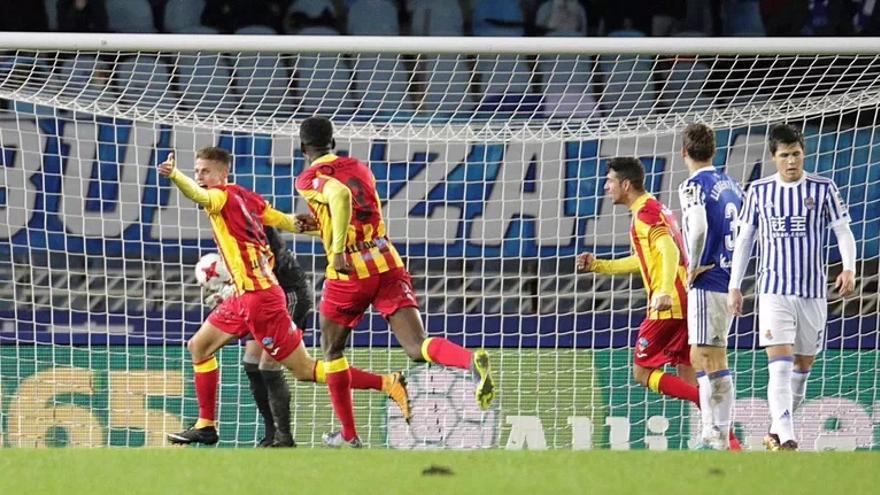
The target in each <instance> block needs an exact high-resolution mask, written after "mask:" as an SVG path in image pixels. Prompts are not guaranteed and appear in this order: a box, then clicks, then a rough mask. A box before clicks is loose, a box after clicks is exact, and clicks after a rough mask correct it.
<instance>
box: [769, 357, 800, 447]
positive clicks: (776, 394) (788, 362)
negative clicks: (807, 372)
mask: <svg viewBox="0 0 880 495" xmlns="http://www.w3.org/2000/svg"><path fill="white" fill-rule="evenodd" d="M793 361H794V358H793V357H792V356H778V357H774V358H771V359H770V361H769V363H768V364H767V368H768V369H769V371H770V378H769V380H768V381H767V402H768V404H769V406H770V418H771V424H770V433H775V434H776V435H778V436H779V442H780V443H785V442H786V441H788V440H794V429H793V426H792V420H791V411H792V393H791V375H792V362H793Z"/></svg>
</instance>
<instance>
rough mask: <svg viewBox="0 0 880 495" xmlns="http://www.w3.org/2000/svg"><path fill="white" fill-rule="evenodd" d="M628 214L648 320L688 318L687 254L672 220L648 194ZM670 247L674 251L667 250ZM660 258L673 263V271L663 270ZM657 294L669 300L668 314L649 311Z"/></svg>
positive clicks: (679, 231)
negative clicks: (643, 286) (667, 296)
mask: <svg viewBox="0 0 880 495" xmlns="http://www.w3.org/2000/svg"><path fill="white" fill-rule="evenodd" d="M630 211H632V214H633V221H632V228H631V229H630V237H631V241H632V246H633V250H634V251H635V253H636V255H637V256H638V257H639V264H640V266H641V270H640V271H641V273H642V281H644V283H645V289H646V290H647V291H648V301H649V305H648V319H649V320H666V319H670V318H687V254H686V252H685V250H684V240H683V238H682V236H681V230H680V229H679V228H678V223H677V222H676V220H675V216H674V215H673V214H672V212H671V211H669V209H668V208H666V207H665V206H663V204H662V203H661V202H659V201H657V199H656V198H654V196H652V195H651V194H649V193H645V194H643V195H642V196H641V197H639V199H637V200H636V201H635V203H633V204H632V206H630ZM670 240H671V241H672V243H669V241H670ZM673 246H674V248H677V249H670V247H673ZM676 251H677V252H676ZM663 257H666V258H667V259H669V258H673V259H675V266H674V267H673V268H672V270H668V267H664V266H663ZM670 264H671V263H670ZM656 293H661V294H669V295H671V296H672V308H671V309H670V310H668V311H656V310H654V309H651V307H650V301H651V298H652V297H653V296H654V294H656Z"/></svg>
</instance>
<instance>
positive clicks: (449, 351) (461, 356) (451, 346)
mask: <svg viewBox="0 0 880 495" xmlns="http://www.w3.org/2000/svg"><path fill="white" fill-rule="evenodd" d="M422 357H423V358H425V361H427V362H429V363H436V364H442V365H443V366H451V367H453V368H461V369H465V370H467V369H470V367H471V361H473V359H474V356H473V354H472V353H471V351H469V350H467V349H465V348H464V347H462V346H460V345H458V344H456V343H454V342H451V341H449V340H446V339H444V338H442V337H429V338H427V339H425V341H424V342H422Z"/></svg>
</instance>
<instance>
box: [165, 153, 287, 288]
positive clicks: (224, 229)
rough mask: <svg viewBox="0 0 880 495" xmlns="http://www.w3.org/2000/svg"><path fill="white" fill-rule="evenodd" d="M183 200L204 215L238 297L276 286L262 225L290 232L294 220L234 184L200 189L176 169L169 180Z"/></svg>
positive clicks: (255, 194) (257, 196) (272, 263)
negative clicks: (191, 202) (198, 208)
mask: <svg viewBox="0 0 880 495" xmlns="http://www.w3.org/2000/svg"><path fill="white" fill-rule="evenodd" d="M169 179H171V180H172V181H173V182H174V184H175V185H177V187H179V188H180V191H181V192H182V193H183V195H184V196H186V197H188V198H190V199H192V200H193V201H195V202H196V203H198V204H199V205H201V206H202V207H203V208H204V209H205V212H206V213H207V214H208V219H209V220H210V221H211V228H212V230H213V232H214V242H216V243H217V248H218V249H219V250H220V254H221V255H222V256H223V260H224V261H225V262H226V267H227V268H228V269H229V274H230V275H231V276H232V279H233V281H234V282H235V287H236V289H237V290H238V292H239V293H242V292H249V291H256V290H263V289H269V288H271V287H272V286H273V285H278V280H277V279H276V278H275V274H274V273H272V268H273V266H274V264H275V258H274V255H273V254H272V249H271V248H270V247H269V243H268V241H267V239H266V233H265V231H264V230H263V225H270V226H273V227H274V226H278V227H280V228H282V229H284V230H287V231H290V232H293V231H294V230H295V228H296V227H295V220H294V219H293V217H291V216H289V215H285V214H283V213H281V212H279V211H278V210H276V209H274V208H272V206H270V205H269V204H268V203H267V202H266V200H265V199H263V197H262V196H260V195H259V194H257V193H255V192H253V191H251V190H249V189H246V188H244V187H241V186H238V185H235V184H226V185H222V186H216V187H211V188H208V189H204V188H202V187H200V186H199V185H198V184H196V183H195V182H194V181H193V180H192V179H190V178H189V177H187V176H185V175H184V174H183V173H182V172H180V171H179V170H178V169H175V170H174V172H172V173H171V175H170V176H169Z"/></svg>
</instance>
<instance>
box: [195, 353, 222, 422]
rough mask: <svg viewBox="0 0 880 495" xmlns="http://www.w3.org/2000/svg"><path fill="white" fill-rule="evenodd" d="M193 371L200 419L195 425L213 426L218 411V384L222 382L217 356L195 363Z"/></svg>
mask: <svg viewBox="0 0 880 495" xmlns="http://www.w3.org/2000/svg"><path fill="white" fill-rule="evenodd" d="M193 372H194V373H193V380H194V381H195V388H196V400H197V401H198V403H199V420H198V421H197V422H196V426H195V427H196V428H203V427H205V426H213V425H214V420H215V418H216V411H217V386H218V385H219V383H220V370H219V369H218V364H217V358H216V357H214V356H211V357H210V358H208V359H206V360H204V361H200V362H198V363H193Z"/></svg>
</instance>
